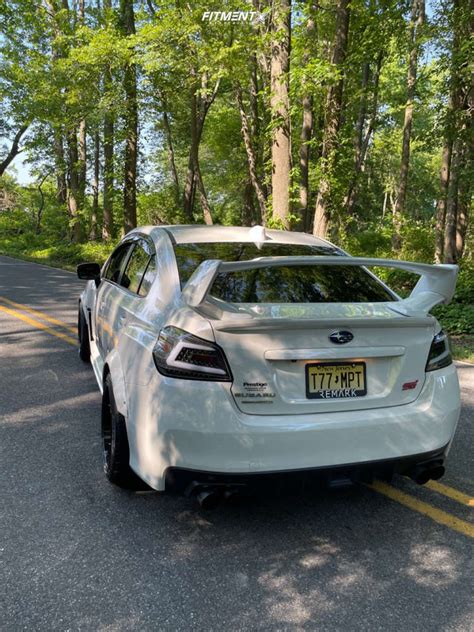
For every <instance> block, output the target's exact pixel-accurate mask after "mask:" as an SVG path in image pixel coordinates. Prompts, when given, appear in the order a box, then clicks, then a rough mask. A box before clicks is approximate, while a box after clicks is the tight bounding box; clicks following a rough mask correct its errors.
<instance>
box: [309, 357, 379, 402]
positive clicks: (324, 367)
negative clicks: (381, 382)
mask: <svg viewBox="0 0 474 632" xmlns="http://www.w3.org/2000/svg"><path fill="white" fill-rule="evenodd" d="M364 395H367V385H366V374H365V362H318V363H317V364H307V365H306V397H307V398H308V399H351V398H353V397H363V396H364Z"/></svg>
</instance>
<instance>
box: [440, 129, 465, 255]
mask: <svg viewBox="0 0 474 632" xmlns="http://www.w3.org/2000/svg"><path fill="white" fill-rule="evenodd" d="M461 142H462V141H461V140H460V139H459V138H457V139H456V141H455V142H454V144H453V154H452V158H451V171H450V178H449V186H448V196H447V202H446V226H445V232H444V263H456V261H457V252H456V227H457V221H458V188H459V171H460V167H461V154H462V151H461Z"/></svg>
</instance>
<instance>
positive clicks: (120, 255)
mask: <svg viewBox="0 0 474 632" xmlns="http://www.w3.org/2000/svg"><path fill="white" fill-rule="evenodd" d="M131 247H132V244H130V243H127V244H121V245H120V246H119V247H118V248H117V249H116V250H115V251H114V252H113V253H112V256H111V257H110V261H109V264H108V266H107V269H106V271H105V275H104V276H105V278H106V279H108V280H109V281H113V282H114V283H118V282H119V281H120V275H121V273H122V269H123V266H124V264H125V261H126V259H127V255H128V253H129V252H130V248H131Z"/></svg>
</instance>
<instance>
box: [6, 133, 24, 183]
mask: <svg viewBox="0 0 474 632" xmlns="http://www.w3.org/2000/svg"><path fill="white" fill-rule="evenodd" d="M27 129H28V125H22V126H21V127H20V128H19V130H18V131H17V133H16V134H15V136H14V138H13V142H12V144H11V147H10V150H9V152H8V154H7V155H6V156H5V158H4V159H3V160H2V162H0V178H1V177H2V176H3V174H4V173H5V171H6V170H7V168H8V166H9V165H10V163H11V162H12V161H13V160H14V159H15V158H16V156H18V154H19V153H20V151H21V150H20V140H21V137H22V136H23V134H24V133H25V132H26V130H27Z"/></svg>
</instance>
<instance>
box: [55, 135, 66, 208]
mask: <svg viewBox="0 0 474 632" xmlns="http://www.w3.org/2000/svg"><path fill="white" fill-rule="evenodd" d="M54 155H55V163H56V199H57V201H58V203H59V204H66V201H67V183H66V172H65V170H64V167H65V162H64V145H63V136H62V133H61V131H60V130H55V131H54Z"/></svg>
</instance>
